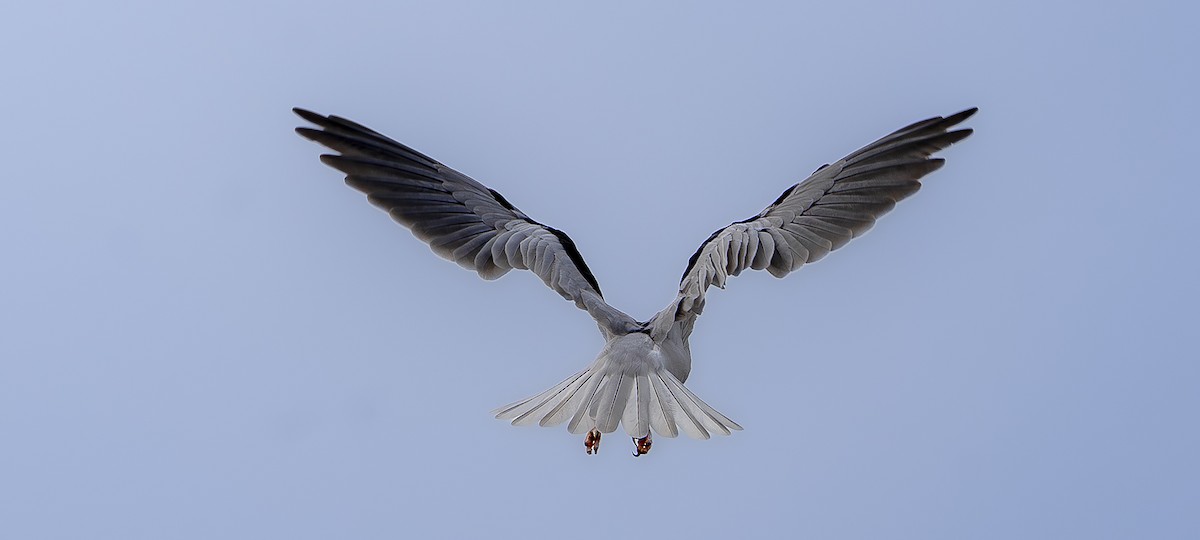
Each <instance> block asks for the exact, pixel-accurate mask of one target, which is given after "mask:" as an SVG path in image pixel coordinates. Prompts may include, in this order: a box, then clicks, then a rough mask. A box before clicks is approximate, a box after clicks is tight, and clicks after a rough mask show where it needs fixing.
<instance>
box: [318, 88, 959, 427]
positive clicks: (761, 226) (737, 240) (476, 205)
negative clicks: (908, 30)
mask: <svg viewBox="0 0 1200 540" xmlns="http://www.w3.org/2000/svg"><path fill="white" fill-rule="evenodd" d="M294 111H295V112H296V114H298V115H300V117H302V118H304V119H305V120H308V121H309V122H312V123H313V124H315V125H317V126H318V127H319V128H321V129H313V128H308V127H300V128H297V129H296V131H297V132H298V133H299V134H300V135H302V136H304V137H307V138H309V139H311V140H313V141H316V142H318V143H320V144H323V145H325V146H326V147H328V148H329V149H331V150H333V151H335V152H337V154H329V155H323V156H321V161H322V162H324V163H325V164H327V165H329V166H331V167H333V168H335V169H338V170H340V171H342V172H343V173H345V174H346V183H347V184H348V185H350V187H353V188H354V189H357V190H359V191H361V192H363V193H365V194H366V195H367V200H368V201H370V202H371V203H372V204H374V205H375V206H377V207H379V208H381V209H383V210H384V211H386V212H387V213H388V214H389V215H390V216H391V217H392V219H394V220H396V221H397V222H399V223H400V224H402V225H404V226H405V227H408V228H409V229H410V230H411V231H412V232H413V234H414V235H415V236H416V237H417V238H419V239H421V240H422V241H424V242H426V243H427V244H429V246H430V248H431V249H433V251H434V252H435V253H437V254H438V255H439V256H441V257H444V258H446V259H449V260H452V261H454V262H456V263H458V264H459V265H460V266H462V267H464V268H467V269H470V270H474V271H475V272H477V273H478V274H479V276H480V277H482V278H484V279H489V280H490V279H496V278H499V277H501V276H503V275H504V274H506V273H508V271H510V270H512V269H519V270H530V271H532V272H533V273H534V274H536V275H537V276H538V277H539V278H541V279H542V281H543V282H544V283H545V284H546V285H547V286H548V287H550V288H551V289H552V290H554V291H555V292H557V293H558V294H559V295H561V296H562V297H563V298H565V299H567V300H570V301H572V302H574V303H575V305H576V306H578V307H580V308H581V309H584V310H587V312H588V313H589V314H590V315H591V316H592V318H593V319H595V321H596V323H597V325H598V326H599V328H600V331H601V333H602V334H603V335H604V337H605V339H606V344H605V346H604V349H603V350H602V351H601V352H600V355H599V356H597V358H596V359H595V361H593V363H592V364H591V365H590V366H589V367H588V368H587V369H584V370H583V371H580V372H578V373H576V374H574V375H572V376H571V377H568V378H567V379H566V380H564V381H562V382H561V383H559V384H558V385H555V386H554V387H552V388H550V389H549V390H546V391H545V392H542V393H540V394H537V395H535V396H533V397H530V398H526V399H523V400H521V401H518V402H516V403H513V404H510V405H507V406H505V407H501V408H499V409H497V410H496V411H494V412H495V414H496V417H497V418H503V419H508V420H512V423H513V424H514V425H532V424H538V425H542V426H553V425H559V424H562V423H563V422H566V423H567V429H568V430H569V431H570V432H571V433H584V432H588V431H591V430H598V431H600V432H603V433H611V432H612V431H615V430H616V428H617V427H618V425H624V427H625V431H626V433H628V434H629V435H631V436H633V437H642V436H647V435H649V433H650V431H651V430H653V431H654V432H655V433H658V434H660V435H663V436H666V437H674V436H676V435H678V434H679V433H680V432H681V431H682V432H683V433H686V434H687V435H689V436H691V437H694V438H698V439H707V438H709V436H710V435H711V434H712V433H717V434H720V435H729V434H730V432H731V431H733V430H740V429H742V428H741V426H739V425H738V424H737V423H736V422H733V421H732V420H730V419H729V418H728V417H726V416H725V415H723V414H721V413H719V412H717V411H716V410H715V409H713V408H712V407H710V406H709V405H708V404H707V403H705V402H704V401H702V400H700V399H699V398H698V397H696V396H695V394H693V393H692V392H691V390H689V389H688V388H687V387H686V386H684V382H685V381H687V378H688V375H689V374H690V373H691V365H692V363H691V348H690V346H689V345H688V337H689V336H690V335H691V333H692V329H693V327H694V325H695V321H696V318H697V317H698V316H699V315H700V313H701V312H702V311H703V309H704V300H705V294H706V292H707V291H708V288H709V287H710V286H713V285H715V286H717V287H721V288H724V287H725V284H726V281H727V280H728V279H729V277H731V276H737V275H738V274H740V273H741V272H743V271H744V270H746V269H753V270H766V271H767V272H770V273H771V274H772V275H774V276H775V277H780V278H782V277H784V276H786V275H787V274H789V273H791V272H793V271H795V270H797V269H799V268H800V267H801V266H803V265H805V264H809V263H812V262H816V261H818V260H820V259H821V258H823V257H824V256H826V255H827V254H829V253H830V252H831V251H834V250H836V249H838V248H840V247H842V246H844V245H846V243H848V242H849V241H850V240H852V239H854V238H857V237H859V236H861V235H862V234H863V233H865V232H866V231H867V230H869V229H870V228H871V227H872V226H873V225H874V224H875V221H876V220H877V219H879V218H880V217H881V216H883V215H884V214H886V213H887V212H889V211H891V210H892V209H893V208H894V207H895V206H896V203H897V202H899V201H901V200H903V199H904V198H906V197H908V196H910V195H912V194H913V193H916V191H917V190H918V189H920V187H921V182H920V180H921V178H923V177H924V176H925V175H927V174H929V173H931V172H933V171H935V170H937V169H939V168H941V167H942V165H943V164H944V162H943V160H942V159H940V158H933V157H932V155H933V154H934V153H935V152H938V151H940V150H943V149H945V148H946V147H948V146H950V145H952V144H954V143H956V142H958V141H961V140H962V139H964V138H966V137H967V136H969V135H970V134H971V130H970V129H958V130H952V129H951V128H953V127H954V126H956V125H958V124H960V123H961V122H963V121H964V120H966V119H967V118H969V117H970V116H971V115H972V114H974V113H975V112H976V109H968V110H965V111H962V112H960V113H957V114H954V115H951V116H948V117H945V118H943V117H940V116H939V117H934V118H929V119H927V120H922V121H920V122H915V123H913V124H910V125H908V126H905V127H903V128H901V129H898V130H896V131H894V132H892V133H890V134H888V135H886V136H884V137H882V138H880V139H879V140H877V141H875V142H873V143H871V144H869V145H867V146H864V147H862V148H860V149H859V150H856V151H854V152H852V153H850V154H849V155H847V156H846V157H844V158H842V159H840V160H838V161H836V162H834V163H831V164H828V165H823V166H821V167H820V168H818V169H817V170H816V172H814V173H813V174H812V175H810V176H809V177H808V178H807V179H805V180H804V181H802V182H799V183H797V184H794V185H792V186H791V187H789V188H787V189H786V190H784V192H783V193H782V194H781V195H780V196H779V197H778V198H777V199H776V200H775V202H773V203H771V204H770V205H768V206H767V207H766V208H765V209H764V210H763V211H762V212H759V213H758V214H757V215H755V216H752V217H750V218H748V219H744V220H742V221H737V222H734V223H731V224H730V225H729V226H727V227H724V228H722V229H719V230H717V231H715V232H713V233H712V235H710V236H709V237H708V239H707V240H705V241H704V243H702V244H701V245H700V248H699V249H697V250H696V252H695V254H693V255H692V256H691V258H690V259H689V260H688V264H687V267H686V268H685V270H684V273H683V277H682V279H681V280H680V283H679V290H678V292H677V294H676V296H675V298H674V299H673V300H672V301H671V303H670V304H668V305H667V307H666V308H665V309H663V310H662V311H660V312H658V314H656V315H655V316H654V317H653V318H652V319H651V320H650V321H649V322H638V321H636V320H634V319H633V318H632V317H630V316H629V315H626V314H625V313H624V312H622V311H620V310H618V309H616V308H614V307H612V306H610V305H609V304H608V303H607V302H605V301H604V298H603V296H602V294H601V292H600V284H599V283H598V282H597V280H596V278H595V276H594V275H592V272H591V270H589V269H588V267H587V264H586V263H584V261H583V256H582V255H580V253H579V251H578V249H576V247H575V243H574V242H573V241H572V240H571V238H570V237H569V236H567V235H566V233H563V232H562V231H560V230H557V229H554V228H552V227H549V226H547V225H543V224H541V223H538V222H537V221H535V220H533V219H532V218H530V217H529V216H528V215H526V214H525V213H524V212H522V211H520V210H518V209H517V208H516V207H515V206H514V205H513V204H512V203H510V202H508V200H506V199H505V198H504V197H503V196H502V195H500V194H499V193H498V192H496V191H495V190H493V189H491V188H488V187H486V186H484V185H483V184H480V183H479V182H476V181H475V180H472V179H471V178H469V177H467V176H466V175H464V174H462V173H459V172H458V171H455V170H454V169H451V168H449V167H447V166H445V165H443V164H441V163H439V162H438V161H436V160H434V159H432V158H430V157H429V156H426V155H424V154H422V153H420V152H417V151H416V150H413V149H412V148H409V147H407V146H405V145H403V144H401V143H398V142H396V141H394V140H392V139H389V138H387V137H385V136H384V135H381V134H379V133H378V132H375V131H372V130H371V129H368V128H366V127H364V126H362V125H359V124H357V123H354V122H351V121H349V120H346V119H344V118H339V117H336V116H323V115H319V114H316V113H312V112H309V111H306V110H303V109H294Z"/></svg>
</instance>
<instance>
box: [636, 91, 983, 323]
mask: <svg viewBox="0 0 1200 540" xmlns="http://www.w3.org/2000/svg"><path fill="white" fill-rule="evenodd" d="M977 110H978V109H975V108H972V109H967V110H965V111H962V112H960V113H957V114H954V115H951V116H948V117H945V118H942V117H940V116H939V117H934V118H930V119H927V120H922V121H920V122H916V123H913V124H910V125H908V126H905V127H903V128H901V129H898V130H896V131H894V132H892V133H890V134H888V135H886V136H884V137H883V138H881V139H879V140H877V141H875V142H873V143H871V144H869V145H867V146H864V147H862V148H860V149H858V150H856V151H855V152H853V153H851V154H850V155H848V156H846V157H844V158H842V159H841V160H839V161H837V162H835V163H832V164H828V165H823V166H821V167H820V168H818V169H817V170H816V171H815V172H813V174H812V175H811V176H809V177H808V178H807V179H806V180H804V181H803V182H800V183H798V184H795V185H792V186H791V187H789V188H788V189H787V190H785V191H784V192H783V194H782V195H780V196H779V198H778V199H776V200H775V202H774V203H772V204H771V205H769V206H767V208H766V209H764V210H763V211H762V212H759V213H758V214H757V215H755V216H753V217H750V218H749V219H745V220H742V221H739V222H735V223H732V224H730V225H729V226H727V227H725V228H723V229H719V230H717V231H716V232H714V233H713V234H712V235H711V236H709V237H708V239H707V240H705V242H704V243H703V244H701V246H700V248H699V249H698V250H696V253H695V254H693V255H692V257H691V259H689V260H688V266H687V268H686V269H685V270H684V273H683V277H682V279H681V280H680V283H679V293H678V294H677V295H676V298H675V300H673V301H672V302H671V304H670V305H668V306H667V308H666V309H664V310H663V311H661V312H659V313H658V314H657V315H656V316H655V318H654V319H653V320H652V321H651V325H652V335H653V336H654V337H655V339H660V337H665V336H666V334H667V332H668V331H669V330H670V328H671V327H672V326H673V325H675V324H676V323H681V324H683V325H684V333H685V335H686V334H690V333H691V327H692V324H694V322H695V318H696V317H697V316H698V315H700V313H701V312H702V311H703V309H704V295H705V292H706V291H707V290H708V287H709V286H712V285H715V286H717V287H720V288H725V282H726V280H727V279H728V278H729V277H730V276H737V275H738V274H740V273H741V272H742V271H744V270H746V269H753V270H766V271H768V272H770V273H771V275H773V276H775V277H777V278H782V277H784V276H786V275H787V274H789V273H791V272H793V271H795V270H797V269H799V268H800V267H801V266H803V265H805V264H808V263H812V262H816V261H818V260H820V259H821V258H823V257H824V256H826V255H828V254H829V252H831V251H833V250H835V249H838V248H840V247H842V246H844V245H846V243H848V242H849V241H850V240H852V239H854V238H857V237H858V236H861V235H862V234H863V233H865V232H867V231H868V230H869V229H870V228H871V227H872V226H873V225H874V224H875V220H877V219H878V218H879V217H881V216H883V215H884V214H886V213H887V212H889V211H890V210H891V209H892V208H894V207H895V205H896V203H897V202H899V201H900V200H903V199H904V198H906V197H908V196H909V195H912V194H913V193H916V192H917V190H918V189H920V188H921V182H920V179H921V178H922V177H924V176H925V175H927V174H929V173H931V172H933V171H936V170H937V169H939V168H941V167H942V165H943V163H944V160H942V159H940V158H931V157H930V156H931V155H933V153H934V152H937V151H939V150H942V149H945V148H946V147H949V146H950V145H952V144H954V143H956V142H958V141H961V140H963V139H965V138H966V137H967V136H969V135H970V134H971V132H972V130H970V129H960V130H954V131H951V130H950V128H952V127H954V126H955V125H958V124H959V123H961V122H962V121H964V120H966V119H967V118H969V117H970V116H971V115H973V114H975V112H976V111H977Z"/></svg>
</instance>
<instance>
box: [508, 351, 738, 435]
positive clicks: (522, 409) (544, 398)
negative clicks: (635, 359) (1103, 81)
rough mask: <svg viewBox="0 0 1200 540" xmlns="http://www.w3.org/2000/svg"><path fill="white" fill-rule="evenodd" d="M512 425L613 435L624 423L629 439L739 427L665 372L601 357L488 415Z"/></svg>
mask: <svg viewBox="0 0 1200 540" xmlns="http://www.w3.org/2000/svg"><path fill="white" fill-rule="evenodd" d="M492 412H493V413H494V414H495V415H496V418H499V419H501V420H512V424H513V425H514V426H528V425H533V424H538V425H541V426H556V425H559V424H561V423H563V422H566V421H568V420H569V421H570V422H569V423H568V424H567V430H568V431H570V432H571V433H574V434H582V433H587V432H588V431H591V430H592V429H597V430H600V432H602V433H612V432H613V431H616V429H617V425H618V424H624V426H625V432H626V433H628V434H629V435H630V436H631V437H644V436H646V435H648V434H649V433H650V429H653V430H654V433H656V434H658V435H661V436H663V437H675V436H676V435H678V434H679V432H680V431H683V432H684V433H686V434H687V435H688V436H689V437H692V438H694V439H707V438H709V437H710V436H711V435H710V434H711V433H716V434H719V435H729V434H730V432H731V431H732V430H736V431H740V430H741V429H742V426H739V425H738V424H737V422H734V421H733V420H730V419H729V418H727V417H726V416H725V415H723V414H721V413H719V412H717V411H716V410H715V409H713V408H712V407H710V406H709V405H708V404H707V403H705V402H703V401H701V400H700V398H698V397H696V395H695V394H693V393H692V392H691V391H690V390H688V389H687V387H685V386H684V385H683V383H681V382H679V379H677V378H675V376H674V375H672V374H671V372H670V371H667V370H666V369H663V368H658V369H655V368H652V367H650V366H648V365H645V364H629V363H624V364H621V363H618V362H609V361H608V360H607V359H606V358H604V357H601V358H600V359H598V360H597V361H596V363H594V364H592V366H591V367H589V368H588V369H585V370H583V371H580V372H579V373H576V374H574V375H571V376H570V377H567V379H566V380H564V381H563V382H561V383H559V384H557V385H555V386H553V387H552V388H550V389H549V390H546V391H545V392H542V393H540V394H537V395H535V396H533V397H529V398H526V399H523V400H521V401H518V402H516V403H512V404H509V405H506V406H504V407H500V408H499V409H496V410H494V411H492Z"/></svg>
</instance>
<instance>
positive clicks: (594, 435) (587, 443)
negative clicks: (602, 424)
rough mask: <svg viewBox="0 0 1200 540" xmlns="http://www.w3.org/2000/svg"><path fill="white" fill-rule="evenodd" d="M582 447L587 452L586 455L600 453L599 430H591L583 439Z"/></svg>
mask: <svg viewBox="0 0 1200 540" xmlns="http://www.w3.org/2000/svg"><path fill="white" fill-rule="evenodd" d="M583 447H584V448H585V449H586V450H587V453H588V455H589V456H590V455H592V454H593V453H594V454H599V453H600V430H598V429H593V430H591V431H589V432H588V433H587V437H584V438H583Z"/></svg>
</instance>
